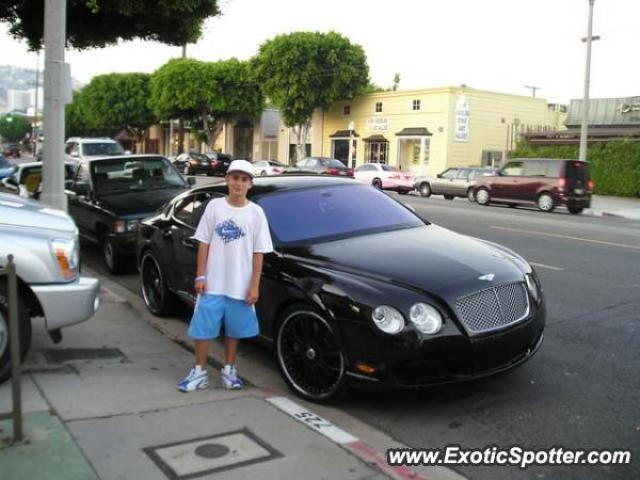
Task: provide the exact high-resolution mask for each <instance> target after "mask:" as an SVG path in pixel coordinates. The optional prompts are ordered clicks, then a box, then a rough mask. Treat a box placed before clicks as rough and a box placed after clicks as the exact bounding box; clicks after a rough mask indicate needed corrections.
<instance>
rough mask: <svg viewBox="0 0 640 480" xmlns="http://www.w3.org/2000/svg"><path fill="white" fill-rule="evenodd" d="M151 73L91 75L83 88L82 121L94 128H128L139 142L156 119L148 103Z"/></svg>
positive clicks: (114, 129) (112, 129) (113, 129)
mask: <svg viewBox="0 0 640 480" xmlns="http://www.w3.org/2000/svg"><path fill="white" fill-rule="evenodd" d="M149 93H150V75H148V74H146V73H112V74H108V75H99V76H97V77H93V79H92V80H91V83H89V85H87V86H86V87H85V88H84V89H83V91H82V100H83V108H84V112H83V114H84V120H85V122H86V124H87V127H89V128H91V129H94V130H111V131H117V130H122V129H128V130H130V131H131V132H133V133H134V135H135V136H136V137H137V138H138V141H141V140H142V137H143V136H144V133H145V131H146V130H147V128H149V127H150V126H151V125H152V124H153V123H154V121H155V117H154V115H153V112H152V111H151V109H150V108H149V106H148V104H147V103H148V99H149Z"/></svg>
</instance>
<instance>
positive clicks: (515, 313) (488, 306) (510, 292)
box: [456, 283, 529, 333]
mask: <svg viewBox="0 0 640 480" xmlns="http://www.w3.org/2000/svg"><path fill="white" fill-rule="evenodd" d="M456 313H457V314H458V318H460V321H461V322H462V324H463V325H464V328H466V329H467V332H469V333H482V332H486V331H489V330H493V329H496V328H501V327H505V326H507V325H510V324H512V323H516V322H518V321H520V320H522V319H524V318H525V317H526V316H527V314H528V313H529V297H528V296H527V290H526V287H525V285H524V283H511V284H509V285H501V286H499V287H492V288H487V289H486V290H481V291H479V292H476V293H472V294H471V295H467V296H466V297H462V298H459V299H458V300H457V301H456Z"/></svg>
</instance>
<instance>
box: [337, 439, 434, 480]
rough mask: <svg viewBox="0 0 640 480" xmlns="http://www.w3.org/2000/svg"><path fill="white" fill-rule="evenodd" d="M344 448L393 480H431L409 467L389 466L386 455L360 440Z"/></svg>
mask: <svg viewBox="0 0 640 480" xmlns="http://www.w3.org/2000/svg"><path fill="white" fill-rule="evenodd" d="M342 446H343V447H344V448H345V449H347V450H349V451H350V452H351V453H353V454H354V455H355V456H357V457H358V458H360V459H361V460H364V461H365V462H367V463H369V464H374V465H376V466H377V467H378V468H379V469H380V470H382V471H383V472H384V473H386V474H387V475H389V476H390V477H391V478H393V479H397V480H405V479H411V480H429V477H425V476H424V475H420V474H419V473H416V472H414V471H413V470H411V469H410V468H408V467H405V466H396V465H389V464H388V463H387V457H386V456H385V455H384V454H382V453H380V452H378V451H377V450H375V449H374V448H373V447H371V446H369V445H368V444H366V443H364V442H363V441H361V440H358V441H357V442H351V443H343V444H342Z"/></svg>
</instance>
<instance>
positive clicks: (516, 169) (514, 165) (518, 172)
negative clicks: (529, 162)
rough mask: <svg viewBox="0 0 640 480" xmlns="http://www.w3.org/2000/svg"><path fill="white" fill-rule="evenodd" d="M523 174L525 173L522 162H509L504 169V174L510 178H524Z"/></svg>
mask: <svg viewBox="0 0 640 480" xmlns="http://www.w3.org/2000/svg"><path fill="white" fill-rule="evenodd" d="M522 172H523V165H522V162H509V163H507V164H506V165H505V167H504V168H503V169H502V174H503V175H507V176H509V177H519V176H522Z"/></svg>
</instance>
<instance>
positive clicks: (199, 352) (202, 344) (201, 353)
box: [193, 340, 209, 368]
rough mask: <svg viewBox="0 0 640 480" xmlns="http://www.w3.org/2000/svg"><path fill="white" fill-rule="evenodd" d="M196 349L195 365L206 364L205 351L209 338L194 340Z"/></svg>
mask: <svg viewBox="0 0 640 480" xmlns="http://www.w3.org/2000/svg"><path fill="white" fill-rule="evenodd" d="M193 343H194V347H195V350H196V365H200V366H201V367H202V368H204V367H205V365H206V364H207V353H208V352H209V340H194V341H193Z"/></svg>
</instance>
